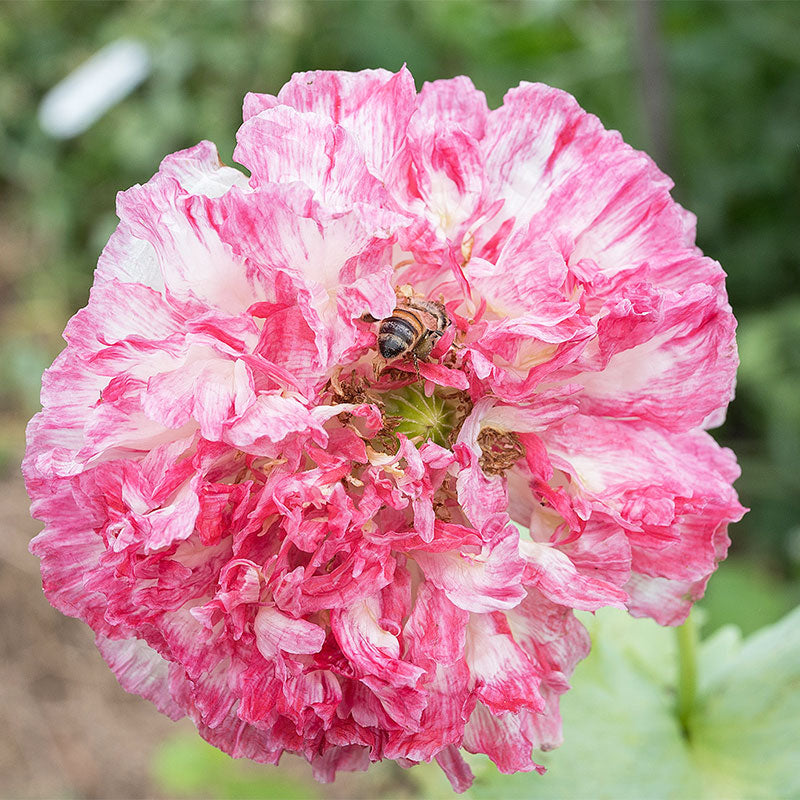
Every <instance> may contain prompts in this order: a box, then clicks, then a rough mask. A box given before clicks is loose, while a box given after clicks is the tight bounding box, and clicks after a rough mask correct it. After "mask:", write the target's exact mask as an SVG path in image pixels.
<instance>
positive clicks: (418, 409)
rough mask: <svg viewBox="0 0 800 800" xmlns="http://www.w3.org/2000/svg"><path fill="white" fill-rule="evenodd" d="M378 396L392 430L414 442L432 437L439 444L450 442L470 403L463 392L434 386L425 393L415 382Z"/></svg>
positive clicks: (443, 445)
mask: <svg viewBox="0 0 800 800" xmlns="http://www.w3.org/2000/svg"><path fill="white" fill-rule="evenodd" d="M381 400H382V401H383V407H384V413H385V416H386V417H387V420H386V421H387V427H391V429H392V432H393V433H402V434H404V435H405V436H407V437H408V438H409V439H410V440H411V441H412V442H414V443H415V444H417V445H420V444H423V443H424V442H426V441H432V442H435V443H436V444H438V445H441V446H442V447H449V446H450V445H452V443H453V439H454V438H455V435H456V434H457V433H458V429H459V428H460V427H461V423H462V422H463V421H464V418H465V417H466V415H467V414H468V413H469V406H471V404H470V403H469V398H468V397H467V396H466V394H465V393H464V392H447V393H445V392H443V391H441V390H440V389H437V390H436V391H435V392H434V393H433V394H432V395H431V396H430V397H427V396H426V395H425V392H424V391H423V390H422V387H421V386H420V385H419V384H411V385H409V386H404V387H403V388H402V389H395V390H392V391H389V392H386V393H385V394H383V395H382V396H381Z"/></svg>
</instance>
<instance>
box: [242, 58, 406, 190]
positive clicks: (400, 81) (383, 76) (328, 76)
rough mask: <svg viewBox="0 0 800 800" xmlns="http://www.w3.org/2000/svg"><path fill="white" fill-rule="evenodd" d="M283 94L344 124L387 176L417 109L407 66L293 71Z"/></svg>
mask: <svg viewBox="0 0 800 800" xmlns="http://www.w3.org/2000/svg"><path fill="white" fill-rule="evenodd" d="M277 99H278V102H279V103H283V104H286V105H289V106H292V107H294V108H296V109H297V110H298V111H313V112H315V113H316V114H320V115H322V116H325V117H327V118H328V119H330V120H331V121H332V122H334V123H336V124H337V125H342V126H343V127H344V128H346V129H347V130H348V131H350V132H351V133H352V134H353V136H354V137H355V138H356V140H357V141H358V143H359V145H360V146H361V148H362V149H363V151H364V155H365V157H366V159H367V164H368V166H369V167H370V169H371V170H372V171H373V172H374V174H376V175H378V176H382V175H383V171H384V169H385V167H386V165H387V164H388V163H389V161H390V160H391V159H392V157H393V156H394V154H395V153H396V152H397V150H398V149H399V147H400V145H401V143H402V140H403V137H404V135H405V132H406V127H407V125H408V120H409V119H410V117H411V115H412V113H413V112H414V108H415V101H416V90H415V88H414V79H413V78H412V76H411V73H410V72H409V71H408V70H407V69H406V68H405V67H402V68H401V69H400V70H399V71H398V72H396V73H394V74H392V73H391V72H388V71H387V70H383V69H376V70H362V71H361V72H337V71H323V70H316V71H313V72H300V73H296V74H295V75H293V76H292V79H291V80H290V81H289V83H287V84H286V85H285V86H284V87H283V88H282V89H281V91H280V92H279V94H278V98H277ZM251 109H253V107H252V106H251ZM249 110H250V109H249Z"/></svg>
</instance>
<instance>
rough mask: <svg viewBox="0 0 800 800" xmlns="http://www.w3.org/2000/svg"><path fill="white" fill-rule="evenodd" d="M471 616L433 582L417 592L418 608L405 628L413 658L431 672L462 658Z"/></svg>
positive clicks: (415, 605)
mask: <svg viewBox="0 0 800 800" xmlns="http://www.w3.org/2000/svg"><path fill="white" fill-rule="evenodd" d="M468 621H469V613H468V612H467V611H464V610H463V609H461V608H458V606H456V605H454V604H453V603H452V602H451V601H450V600H449V599H448V598H447V595H446V594H445V593H444V592H443V591H442V590H441V589H437V588H436V586H435V585H434V584H433V583H432V582H431V581H424V582H423V583H422V584H420V586H419V588H418V589H417V595H416V600H415V602H414V609H413V611H412V612H411V614H410V615H409V617H408V621H407V622H406V624H405V627H404V628H403V638H404V640H405V641H406V643H407V645H408V648H409V655H410V656H411V658H412V660H413V661H414V663H416V664H420V665H421V666H426V667H428V668H429V669H430V668H433V667H434V666H435V665H436V664H444V665H449V664H454V663H455V662H456V661H458V660H459V659H461V658H462V656H463V653H464V641H465V636H466V628H467V622H468Z"/></svg>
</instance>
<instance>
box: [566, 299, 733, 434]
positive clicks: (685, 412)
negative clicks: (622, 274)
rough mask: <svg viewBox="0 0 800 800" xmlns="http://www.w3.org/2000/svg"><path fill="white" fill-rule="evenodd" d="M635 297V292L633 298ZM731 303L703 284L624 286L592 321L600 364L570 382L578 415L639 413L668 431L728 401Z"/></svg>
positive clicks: (703, 416)
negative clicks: (680, 288) (578, 389)
mask: <svg viewBox="0 0 800 800" xmlns="http://www.w3.org/2000/svg"><path fill="white" fill-rule="evenodd" d="M637 295H638V296H637ZM735 327H736V321H735V320H734V318H733V315H732V314H731V312H730V308H729V306H728V305H727V303H726V302H725V301H724V298H720V297H719V295H718V293H717V291H716V290H714V289H713V288H712V287H710V286H705V285H698V286H693V287H692V288H691V289H689V290H688V291H687V292H685V293H684V294H683V295H681V296H679V295H677V294H676V293H673V292H659V293H656V292H655V291H639V292H630V293H629V294H628V296H624V297H623V298H621V299H620V300H619V301H618V302H617V303H616V304H615V305H614V306H613V307H612V308H611V309H610V312H609V314H608V315H607V316H605V317H604V318H603V319H601V320H600V322H599V323H598V331H597V333H598V343H599V350H600V353H601V354H602V355H601V358H602V360H603V361H604V362H605V363H604V364H602V366H601V367H600V370H599V371H597V372H585V373H583V374H582V375H577V376H575V377H573V378H571V380H572V381H573V382H574V383H578V384H580V385H582V386H583V387H584V392H583V394H582V395H581V396H580V397H579V398H578V401H579V403H580V405H581V408H582V410H583V411H584V413H587V414H597V415H602V416H613V417H625V418H630V417H638V418H639V419H645V420H649V421H652V422H655V423H658V424H659V425H661V426H663V427H666V428H669V429H670V430H675V431H685V430H688V429H689V428H690V427H695V426H697V425H701V424H702V423H703V421H704V420H705V419H706V418H707V417H708V415H709V414H711V413H712V412H714V411H715V410H716V409H718V408H724V407H726V406H727V404H728V403H729V402H730V399H731V396H732V393H733V383H734V379H735V375H736V367H737V365H738V363H739V360H738V357H737V353H736V341H735V338H734V332H735Z"/></svg>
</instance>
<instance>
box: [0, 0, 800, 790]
mask: <svg viewBox="0 0 800 800" xmlns="http://www.w3.org/2000/svg"><path fill="white" fill-rule="evenodd" d="M121 37H124V38H127V39H134V40H137V41H138V42H140V43H141V44H142V45H144V48H146V52H147V54H148V57H149V61H148V64H147V67H146V69H145V73H146V74H145V73H143V80H142V81H141V82H140V83H139V85H138V86H137V87H136V88H134V89H133V90H132V91H131V92H130V93H129V94H128V95H127V96H126V97H124V98H123V99H121V100H120V101H119V102H117V103H116V104H115V105H113V107H111V108H110V109H109V110H108V111H107V112H106V113H105V114H103V115H102V116H101V117H100V118H99V119H98V120H97V121H96V122H94V124H92V125H90V126H89V127H88V128H87V129H86V130H84V131H83V132H81V133H79V134H77V135H75V136H72V137H71V138H56V137H54V136H53V135H51V134H48V133H46V132H45V131H44V130H43V128H42V126H41V123H40V120H39V117H38V112H39V107H40V104H41V102H42V99H43V98H44V97H45V95H46V93H47V92H48V90H50V89H51V88H52V87H53V86H54V85H55V84H57V83H58V82H59V81H61V80H62V79H63V78H64V77H66V76H67V75H68V74H69V73H71V72H72V71H73V70H75V69H76V68H77V67H79V66H80V65H81V64H82V63H83V62H84V61H86V60H87V59H88V58H90V57H91V56H92V55H93V54H95V53H96V52H97V51H99V50H100V49H101V48H103V47H104V46H106V45H108V44H109V43H111V42H114V41H116V40H118V39H120V38H121ZM798 42H800V3H796V2H768V1H765V0H756V1H755V2H746V1H743V2H736V3H732V2H715V1H713V0H673V2H664V3H660V2H655V1H654V2H627V3H626V2H586V1H580V2H566V1H565V0H545V1H543V2H533V0H530V1H526V0H508V1H507V2H505V1H503V2H501V1H500V0H494V1H492V0H472V1H468V0H464V1H463V2H460V1H459V2H456V1H453V2H451V1H450V0H430V1H429V2H421V1H417V2H413V1H411V0H374V1H373V0H327V1H325V0H318V1H317V2H311V1H309V0H272V2H270V1H269V0H264V1H263V2H241V1H237V0H225V1H224V2H213V1H209V0H205V1H203V2H200V0H197V1H196V2H169V1H166V2H152V1H151V0H137V1H136V2H123V1H120V2H116V1H113V2H112V1H108V2H70V1H69V0H60V1H58V2H50V1H49V0H41V1H40V2H23V1H22V0H20V1H19V2H2V3H0V503H2V508H3V521H4V523H3V530H2V535H1V536H0V601H1V602H2V604H3V608H4V614H3V615H2V617H3V619H2V621H1V622H0V655H2V660H1V661H0V699H2V701H3V702H2V703H0V722H2V725H3V731H2V733H0V787H2V786H5V787H6V788H5V789H0V792H6V793H7V794H5V795H4V796H7V797H16V796H20V797H22V796H25V797H112V796H114V797H144V796H173V795H176V794H180V792H181V791H188V793H189V794H192V793H193V792H194V793H196V794H197V796H202V795H203V793H204V791H205V792H208V791H211V790H209V789H208V788H207V785H206V784H204V783H203V781H210V780H211V779H210V778H208V776H207V775H206V773H204V772H202V770H199V769H196V770H195V773H196V776H199V780H200V782H199V784H198V785H196V786H195V788H194V789H191V787H190V788H189V789H186V787H185V786H183V787H181V786H173V785H171V784H170V783H169V778H166V779H165V778H164V775H165V774H168V773H169V772H170V770H169V769H168V768H165V769H161V773H159V769H160V767H159V766H158V763H159V758H161V756H159V755H158V753H163V752H164V747H165V746H166V747H167V750H168V751H169V752H170V753H171V755H170V756H169V758H173V759H177V760H178V762H180V759H181V758H188V759H189V760H190V761H189V763H191V757H192V756H191V753H188V754H187V753H185V752H184V751H182V750H181V749H180V748H181V746H182V745H180V744H178V745H176V744H175V740H174V736H175V730H176V728H175V726H174V725H173V724H172V723H170V722H169V721H167V720H166V719H163V718H161V717H160V715H159V714H158V713H157V712H156V711H155V709H153V708H152V707H150V706H149V704H148V703H146V702H145V701H142V700H139V699H138V698H131V697H129V696H126V695H125V694H124V692H122V690H121V689H119V688H118V686H117V685H116V683H115V681H114V679H113V677H112V676H111V674H110V672H108V671H107V669H106V668H105V667H104V666H103V665H102V662H101V660H100V657H99V656H98V655H97V654H96V652H95V651H94V649H93V647H92V646H91V636H90V634H89V631H88V629H85V628H84V626H83V625H82V624H81V623H78V622H76V621H74V620H67V619H63V618H61V617H60V616H59V615H58V614H57V613H56V612H54V611H52V610H51V609H50V607H49V606H48V605H47V603H46V601H45V600H44V599H43V597H42V595H41V589H40V586H39V583H38V577H37V576H38V568H37V565H36V563H35V560H34V559H33V558H32V557H31V556H29V555H28V553H27V550H26V547H27V541H28V540H29V538H30V537H31V536H32V535H33V534H35V533H36V532H37V531H38V523H36V522H34V521H32V520H30V519H29V517H28V511H27V498H26V496H25V493H24V489H23V488H22V484H21V479H20V478H19V475H18V466H19V461H20V458H21V455H22V450H23V448H24V432H23V429H24V424H25V422H26V420H27V419H28V418H29V417H30V416H31V415H32V414H33V413H35V411H36V410H37V409H38V390H39V382H40V376H41V373H42V371H43V369H44V368H45V367H46V366H48V365H49V363H50V362H51V361H52V359H53V358H54V356H55V355H56V354H57V353H58V351H59V350H60V349H61V347H62V345H63V342H62V340H61V338H60V334H61V331H62V329H63V327H64V325H65V323H66V321H67V319H68V318H69V317H70V316H71V315H72V314H73V313H74V312H75V311H76V310H77V309H78V308H80V307H81V306H83V305H84V304H85V302H86V300H87V296H88V290H89V286H90V285H91V282H92V270H93V268H94V265H95V263H96V260H97V256H98V254H99V252H100V250H101V248H102V247H103V245H104V244H105V242H106V240H107V238H108V236H109V234H110V233H111V231H112V230H113V228H114V226H115V224H116V217H115V215H114V195H115V193H116V192H117V191H118V190H120V189H125V188H127V187H129V186H131V185H132V184H134V183H139V182H144V181H146V180H148V179H149V178H150V176H151V175H152V174H153V173H154V172H155V170H156V169H157V166H158V163H159V161H160V160H161V158H162V157H163V156H164V155H165V154H167V153H170V152H172V151H175V150H178V149H181V148H184V147H188V146H190V145H192V144H194V143H196V142H197V141H198V140H200V139H211V140H213V141H214V142H216V144H217V146H218V147H219V151H220V154H221V157H222V159H223V160H224V161H226V162H228V163H230V161H231V153H232V150H233V146H234V141H235V139H234V137H235V132H236V129H237V127H238V124H239V120H240V117H241V101H242V97H243V96H244V94H245V93H246V92H247V91H250V90H254V91H260V92H276V91H277V90H278V89H279V88H280V86H281V85H282V84H283V83H284V82H285V81H286V80H287V79H288V78H289V76H290V74H291V73H292V72H293V71H296V70H306V69H314V68H322V69H347V70H358V69H362V68H365V67H378V66H382V67H386V68H388V69H391V70H396V69H397V68H399V67H400V66H401V65H402V64H403V63H404V62H405V63H407V64H408V66H409V68H410V69H411V71H412V73H413V75H414V77H415V79H416V81H417V86H418V87H420V86H421V84H422V82H423V81H426V80H434V79H436V78H443V77H451V76H453V75H457V74H462V73H463V74H467V75H469V76H470V77H471V78H472V79H473V81H474V83H475V85H476V86H477V87H478V88H480V89H482V90H483V91H485V93H486V94H487V96H488V99H489V103H490V105H491V106H496V105H499V104H500V103H501V102H502V96H503V94H504V92H505V90H506V89H508V88H509V87H511V86H514V85H516V84H517V83H518V82H519V81H520V80H530V81H542V82H545V83H548V84H551V85H553V86H557V87H560V88H562V89H566V90H568V91H569V92H571V93H572V94H574V95H575V97H577V99H578V101H579V102H580V103H581V105H582V106H583V107H584V108H586V109H587V110H588V111H591V112H593V113H595V114H597V115H598V116H599V117H600V118H601V120H602V121H603V123H604V124H605V126H606V127H608V128H616V129H618V130H620V131H621V132H622V134H623V137H624V138H625V140H626V141H628V142H629V143H630V144H632V145H633V146H635V147H637V148H641V149H644V150H646V151H647V152H648V153H650V154H651V155H652V156H653V157H654V159H655V160H656V162H657V163H658V164H659V166H661V168H662V169H663V170H665V171H666V172H667V173H668V174H669V175H670V176H671V177H672V178H673V180H674V181H675V189H674V192H673V195H674V197H675V198H676V199H677V200H678V201H679V202H680V203H681V204H682V205H684V206H686V207H687V208H689V209H690V210H692V211H693V212H695V213H696V214H697V216H698V243H699V245H700V246H701V247H702V249H703V250H704V252H705V253H706V254H707V255H710V256H712V257H714V258H716V259H718V260H719V261H720V262H721V263H722V265H723V267H724V268H725V270H726V271H727V273H728V290H729V293H730V299H731V303H732V305H733V308H734V311H735V313H736V315H737V317H738V319H739V323H740V328H739V330H740V339H739V342H740V352H741V361H742V364H741V369H740V373H739V388H738V393H737V398H736V401H735V402H734V404H733V405H732V406H731V409H730V412H729V415H728V420H727V422H726V424H725V425H724V426H723V427H722V428H721V429H719V430H718V431H716V432H715V436H716V437H717V438H718V440H719V441H720V442H721V443H723V444H725V445H728V446H730V447H732V448H733V449H734V450H735V451H736V453H737V454H738V456H739V460H740V463H741V466H742V471H743V475H742V478H741V480H740V481H739V483H738V484H737V486H738V489H739V492H740V495H741V498H742V502H743V503H744V504H745V505H747V506H749V507H750V508H751V509H752V510H751V512H750V513H749V514H748V515H747V517H745V519H744V520H743V521H742V522H741V523H739V524H738V525H736V526H735V527H734V529H733V531H732V538H733V547H732V550H731V556H730V558H729V560H728V561H727V562H725V563H724V564H723V565H722V567H721V568H720V570H719V572H718V573H717V574H716V575H715V577H714V578H713V579H712V581H711V584H710V589H709V592H708V596H707V599H706V600H705V601H704V603H703V605H704V607H705V610H706V622H705V630H706V631H711V630H713V629H714V628H716V627H718V626H719V625H721V624H723V623H726V622H731V621H732V622H735V623H737V624H738V625H740V627H741V628H742V629H743V630H744V631H745V632H750V631H752V630H754V629H756V628H757V627H759V626H761V625H764V624H766V623H769V622H772V621H774V620H775V619H777V618H779V617H780V616H781V615H782V614H784V613H785V612H786V611H787V610H789V609H790V608H792V607H793V606H794V605H796V604H797V603H798V602H800V247H798V234H799V231H798V222H799V221H800V47H798ZM182 730H183V729H182ZM164 742H167V745H163V744H162V743H164ZM170 742H172V744H169V743H170ZM170 747H172V750H169V748H170ZM176 748H177V749H176ZM204 763H205V762H204ZM209 763H210V762H208V763H206V765H205V767H203V769H207V770H211V772H212V773H213V771H214V770H215V769H217V767H216V766H214V764H216V763H217V762H214V763H213V764H211V766H209ZM154 765H155V766H154ZM219 768H220V769H222V768H223V767H219ZM298 769H299V768H298ZM188 771H190V772H191V769H189V770H188ZM159 774H160V775H161V777H158V775H159ZM382 775H383V776H384V777H381V776H382ZM386 775H389V773H377V777H373V779H372V780H373V781H377V783H375V782H373V783H372V784H370V787H371V789H370V790H369V791H370V792H375V791H377V790H378V789H379V788H380V785H381V784H380V781H381V780H384V779H386V780H388V781H389V782H390V784H391V786H392V787H393V793H394V796H399V795H403V794H404V792H405V793H406V794H408V795H409V796H412V795H414V793H415V792H416V791H417V789H415V788H414V787H413V786H410V788H409V787H408V786H407V787H406V788H405V789H404V788H403V786H404V784H402V782H401V783H400V784H398V783H397V782H396V776H395V775H394V773H391V775H390V777H388V778H387V777H386ZM203 776H205V777H203ZM237 780H238V779H237ZM241 780H242V781H243V783H241V785H239V784H237V786H238V788H237V789H235V790H234V789H230V791H231V792H232V793H234V794H236V795H237V796H258V791H260V790H258V791H256V790H252V791H253V792H255V794H248V792H250V791H251V788H252V787H251V788H248V787H249V786H250V784H249V783H248V779H247V778H246V777H245V778H241ZM354 786H356V784H349V783H346V782H345V783H343V784H340V783H338V782H337V784H336V785H335V786H334V788H333V789H328V790H325V794H324V796H325V797H347V796H355V795H356V794H357V793H358V791H361V790H358V789H357V788H354ZM204 787H205V788H204ZM337 787H338V788H337ZM398 787H399V788H398ZM293 791H295V789H293V788H291V787H289V786H288V784H287V787H284V788H283V790H280V791H276V796H285V797H290V796H307V795H303V794H302V792H301V793H300V794H297V795H293V794H292V792H293ZM303 791H305V790H303ZM309 791H310V790H309ZM212 794H213V793H212Z"/></svg>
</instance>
